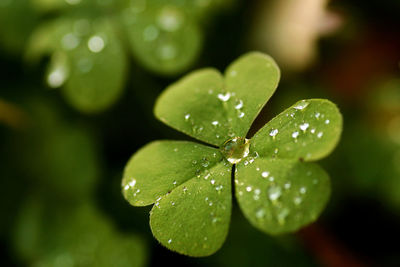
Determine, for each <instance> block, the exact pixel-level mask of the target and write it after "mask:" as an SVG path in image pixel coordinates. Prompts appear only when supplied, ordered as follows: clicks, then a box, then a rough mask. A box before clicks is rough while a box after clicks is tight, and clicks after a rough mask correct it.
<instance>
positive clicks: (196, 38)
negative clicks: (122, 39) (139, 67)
mask: <svg viewBox="0 0 400 267" xmlns="http://www.w3.org/2000/svg"><path fill="white" fill-rule="evenodd" d="M132 5H134V7H136V8H135V9H134V8H133V7H132V8H130V9H127V10H126V12H125V13H123V16H122V22H123V23H122V24H123V26H124V29H125V32H126V35H127V37H128V40H129V43H130V47H131V50H132V53H133V55H134V56H135V58H136V59H137V60H138V61H140V62H141V63H142V64H143V65H144V66H145V67H147V68H149V69H150V70H153V71H155V72H158V73H161V74H167V75H168V74H169V75H171V74H175V73H177V72H181V71H183V70H184V69H186V68H187V67H188V66H189V65H190V64H192V63H193V61H194V60H195V59H196V58H197V55H198V54H199V52H200V48H201V46H202V40H203V32H202V31H201V29H200V27H199V25H198V22H197V21H196V20H194V19H193V18H192V17H191V14H190V12H188V11H187V10H186V9H185V8H184V7H181V6H180V5H179V4H178V3H175V4H173V3H168V4H166V3H165V1H157V0H153V1H149V2H148V3H147V4H146V7H145V8H144V7H143V8H141V9H140V11H138V7H137V5H138V3H132Z"/></svg>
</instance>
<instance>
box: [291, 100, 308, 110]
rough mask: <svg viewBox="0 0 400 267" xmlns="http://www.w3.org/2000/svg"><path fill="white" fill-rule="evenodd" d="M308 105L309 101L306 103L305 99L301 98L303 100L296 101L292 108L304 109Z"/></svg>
mask: <svg viewBox="0 0 400 267" xmlns="http://www.w3.org/2000/svg"><path fill="white" fill-rule="evenodd" d="M308 105H309V103H308V102H307V101H305V100H303V101H301V102H300V103H298V104H297V105H296V106H294V107H293V108H294V109H297V110H303V109H305V108H306V107H307V106H308Z"/></svg>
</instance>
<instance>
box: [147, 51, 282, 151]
mask: <svg viewBox="0 0 400 267" xmlns="http://www.w3.org/2000/svg"><path fill="white" fill-rule="evenodd" d="M226 76H227V77H226V79H225V83H224V80H223V78H222V76H221V74H220V73H219V72H218V71H216V70H214V69H203V70H199V71H195V72H192V73H191V74H189V75H187V76H185V77H184V78H182V79H181V80H179V81H178V82H176V83H174V84H172V85H171V86H170V87H168V88H167V89H166V90H165V91H164V93H163V94H162V95H161V96H160V97H159V98H158V101H157V103H156V106H155V115H156V117H158V118H159V119H160V120H161V121H162V122H164V123H166V124H167V125H170V126H171V127H173V128H176V129H178V130H179V131H182V132H184V133H186V134H188V135H190V136H192V137H195V138H197V139H199V140H201V141H204V142H207V143H209V144H213V145H216V146H221V145H222V144H223V142H225V141H226V140H227V139H229V138H232V137H235V136H245V135H246V133H247V131H248V130H249V128H250V126H251V123H252V122H253V120H254V119H255V117H256V116H257V114H258V112H259V111H260V110H261V108H262V107H263V105H264V104H265V102H266V101H267V100H268V99H269V98H270V97H271V95H272V94H273V92H274V90H275V88H276V86H277V83H278V80H279V69H278V67H277V66H276V64H275V62H274V61H273V60H272V59H271V58H270V57H269V56H266V55H263V54H261V53H249V54H246V55H244V56H242V57H241V58H239V59H238V60H237V61H235V62H234V63H233V64H232V65H231V66H229V67H228V69H227V75H226ZM249 88H251V90H252V91H251V93H249V91H248V90H249ZM182 100H184V101H182Z"/></svg>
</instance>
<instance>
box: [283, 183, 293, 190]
mask: <svg viewBox="0 0 400 267" xmlns="http://www.w3.org/2000/svg"><path fill="white" fill-rule="evenodd" d="M291 186H292V184H291V183H286V184H284V187H285V189H290V187H291Z"/></svg>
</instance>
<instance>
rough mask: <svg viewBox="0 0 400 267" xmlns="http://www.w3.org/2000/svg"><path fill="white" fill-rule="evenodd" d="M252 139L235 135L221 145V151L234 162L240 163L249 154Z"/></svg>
mask: <svg viewBox="0 0 400 267" xmlns="http://www.w3.org/2000/svg"><path fill="white" fill-rule="evenodd" d="M249 141H250V140H249V139H246V138H242V137H235V138H232V139H229V140H228V141H226V142H225V143H224V144H223V145H222V147H221V153H222V154H223V155H224V157H225V158H226V159H227V160H228V161H229V162H230V163H232V164H236V163H239V162H240V161H241V160H242V159H244V158H245V157H247V156H248V155H249V147H250V142H249Z"/></svg>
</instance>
